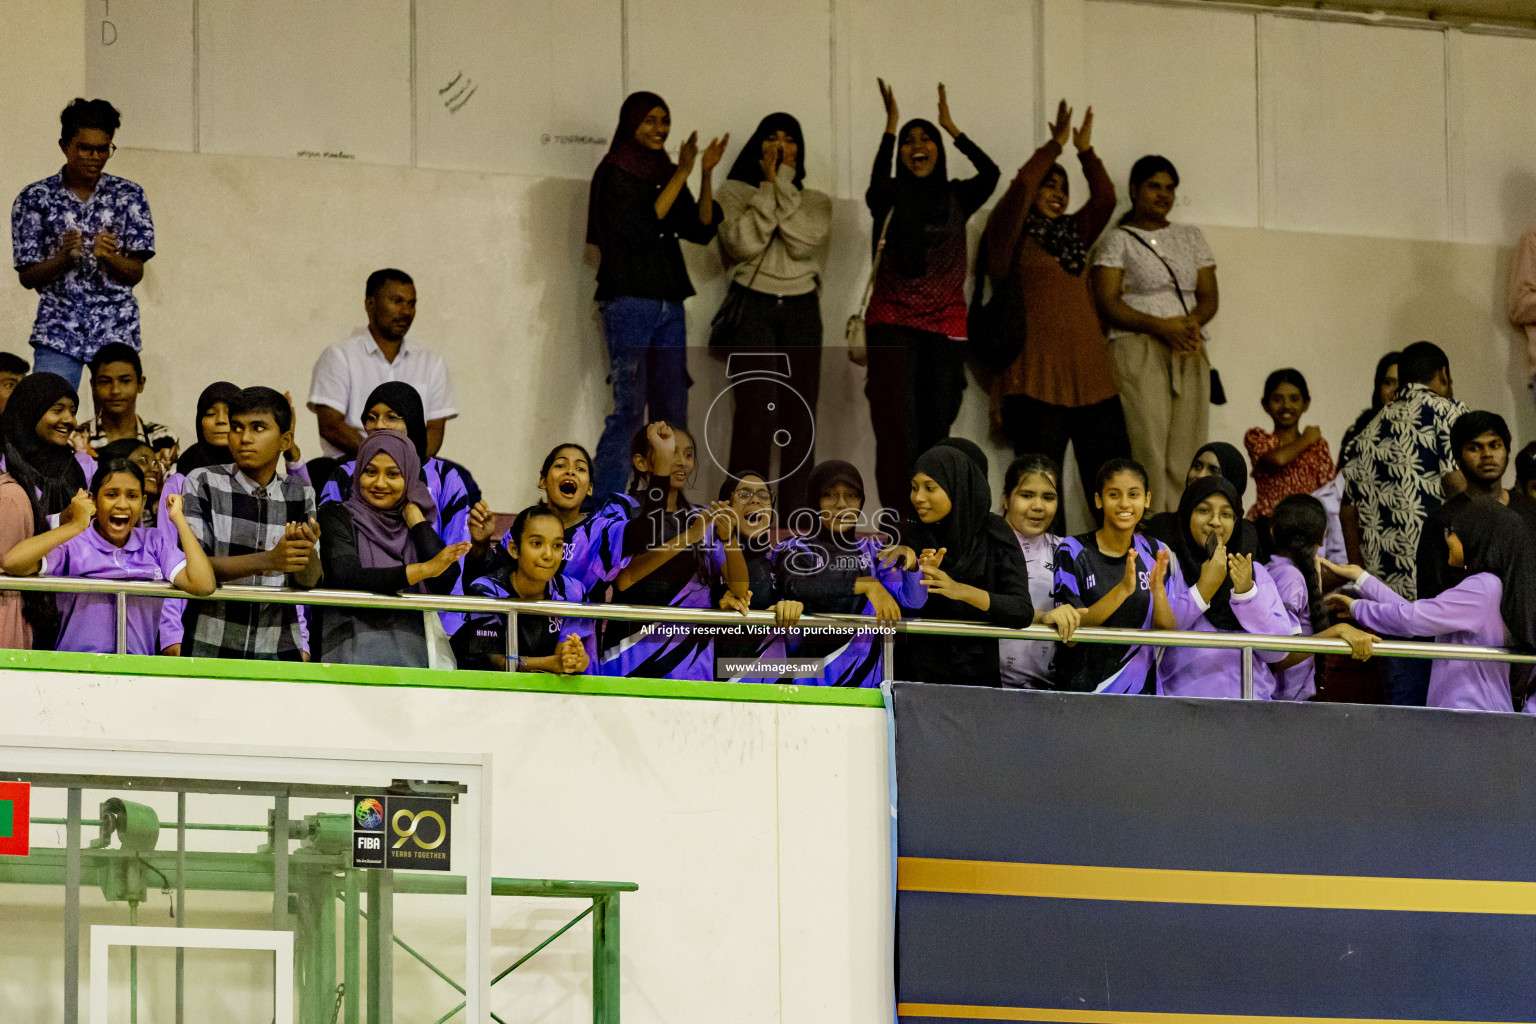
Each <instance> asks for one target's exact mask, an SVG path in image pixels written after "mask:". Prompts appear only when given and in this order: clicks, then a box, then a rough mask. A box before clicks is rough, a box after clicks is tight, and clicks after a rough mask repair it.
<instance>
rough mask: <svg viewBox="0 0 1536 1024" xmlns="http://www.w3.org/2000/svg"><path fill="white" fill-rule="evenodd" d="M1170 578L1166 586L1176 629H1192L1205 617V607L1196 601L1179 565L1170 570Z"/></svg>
mask: <svg viewBox="0 0 1536 1024" xmlns="http://www.w3.org/2000/svg"><path fill="white" fill-rule="evenodd" d="M1168 577H1169V578H1168V581H1167V582H1166V583H1165V584H1164V586H1165V587H1166V588H1167V590H1168V607H1169V608H1170V609H1172V611H1173V624H1174V627H1175V628H1176V629H1179V630H1187V629H1190V628H1192V627H1193V626H1194V624H1195V623H1197V622H1199V621H1200V619H1201V617H1202V616H1204V615H1205V607H1203V606H1202V605H1201V603H1200V602H1199V601H1196V600H1195V595H1194V594H1193V593H1191V590H1192V589H1193V588H1192V587H1191V586H1190V585H1189V584H1188V583H1185V582H1184V574H1183V573H1181V572H1179V568H1178V564H1177V563H1175V564H1174V565H1173V566H1171V567H1170V568H1169V570H1168Z"/></svg>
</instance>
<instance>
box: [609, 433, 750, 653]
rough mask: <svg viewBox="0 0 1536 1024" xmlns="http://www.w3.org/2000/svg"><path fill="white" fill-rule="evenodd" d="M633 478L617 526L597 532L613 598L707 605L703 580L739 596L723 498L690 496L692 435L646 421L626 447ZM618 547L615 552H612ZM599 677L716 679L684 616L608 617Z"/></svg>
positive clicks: (731, 518)
mask: <svg viewBox="0 0 1536 1024" xmlns="http://www.w3.org/2000/svg"><path fill="white" fill-rule="evenodd" d="M631 452H632V455H631V461H632V462H633V464H634V476H633V478H632V482H631V485H630V489H629V491H628V493H627V494H625V495H623V496H622V499H621V500H622V502H623V505H624V507H625V509H626V514H624V515H621V516H619V517H618V519H616V521H620V520H621V521H622V529H613V530H607V531H605V532H604V535H603V538H602V543H603V544H604V545H605V546H606V550H605V552H604V557H605V558H606V559H608V560H609V561H610V562H611V563H612V564H614V565H616V566H619V568H618V571H617V573H616V574H615V576H614V595H613V599H614V601H616V602H618V603H620V604H638V605H656V606H660V607H670V608H711V607H713V606H714V602H713V601H711V600H710V588H711V585H712V584H713V583H714V582H715V580H717V579H721V578H723V579H724V580H725V583H726V585H727V586H728V587H730V588H731V590H733V591H735V592H736V593H737V595H738V596H740V597H743V598H744V597H745V596H746V592H747V568H746V564H745V562H744V561H743V559H742V556H741V548H740V546H739V544H738V538H737V533H736V526H735V522H736V518H735V514H734V513H732V512H731V510H730V505H729V503H727V502H723V501H717V502H713V503H711V504H710V505H709V506H708V507H707V508H706V507H703V506H698V505H694V504H692V503H691V502H689V500H688V497H687V495H686V494H685V493H684V488H685V487H687V485H688V481H689V478H690V477H691V476H692V475H693V465H694V441H693V438H692V436H690V435H689V434H688V432H687V431H685V430H683V429H682V428H680V427H676V426H673V425H672V424H669V423H660V422H658V423H652V424H651V425H650V426H648V427H646V428H645V429H643V430H641V431H639V432H637V433H636V435H635V438H634V441H633V443H632V445H631ZM615 545H617V547H618V550H617V551H615V550H613V549H614V547H615ZM603 645H604V648H603V651H602V655H601V668H600V672H601V674H603V675H616V676H639V677H647V678H653V679H714V678H715V643H714V638H713V635H712V634H711V633H710V632H709V631H707V630H699V629H696V628H694V627H690V626H688V625H686V624H682V623H642V622H623V621H612V622H610V623H609V624H608V626H607V627H606V628H605V629H604V630H603Z"/></svg>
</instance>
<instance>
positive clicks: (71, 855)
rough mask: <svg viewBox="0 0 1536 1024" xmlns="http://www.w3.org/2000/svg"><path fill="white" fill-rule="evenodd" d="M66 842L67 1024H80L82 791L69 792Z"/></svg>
mask: <svg viewBox="0 0 1536 1024" xmlns="http://www.w3.org/2000/svg"><path fill="white" fill-rule="evenodd" d="M65 813H66V814H67V815H68V817H69V825H68V826H67V827H66V829H65V839H64V844H65V845H64V1024H80V789H79V787H77V786H75V787H71V788H70V790H69V810H68V811H66V812H65Z"/></svg>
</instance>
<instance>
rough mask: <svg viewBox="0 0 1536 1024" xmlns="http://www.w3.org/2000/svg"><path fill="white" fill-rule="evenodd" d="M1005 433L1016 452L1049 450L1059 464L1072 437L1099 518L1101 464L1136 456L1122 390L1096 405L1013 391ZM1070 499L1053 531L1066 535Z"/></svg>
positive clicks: (1005, 406) (1086, 494)
mask: <svg viewBox="0 0 1536 1024" xmlns="http://www.w3.org/2000/svg"><path fill="white" fill-rule="evenodd" d="M1003 432H1004V433H1005V434H1007V435H1008V438H1009V440H1011V441H1012V442H1013V453H1014V454H1015V455H1031V454H1033V455H1049V456H1050V457H1051V458H1053V459H1055V460H1056V464H1057V465H1061V461H1062V459H1063V458H1065V457H1066V454H1067V442H1068V441H1071V442H1072V451H1073V454H1074V455H1075V456H1076V459H1077V475H1078V477H1079V478H1081V480H1082V482H1083V497H1084V498H1086V499H1087V501H1088V511H1089V512H1092V513H1093V517H1094V519H1095V520H1099V519H1100V518H1101V517H1102V513H1101V512H1100V511H1099V510H1098V509H1097V508H1096V507H1095V506H1094V503H1093V492H1094V490H1095V488H1094V480H1095V478H1096V477H1097V476H1098V473H1099V467H1100V466H1102V465H1104V463H1106V462H1108V461H1109V460H1110V459H1128V458H1130V457H1131V438H1130V435H1129V434H1127V433H1126V429H1125V413H1124V412H1123V411H1122V410H1121V408H1120V398H1119V396H1118V395H1117V396H1116V397H1114V398H1111V399H1109V400H1108V401H1104V402H1098V403H1096V404H1094V405H1084V406H1078V407H1076V408H1074V407H1072V406H1066V405H1051V404H1050V403H1049V402H1041V401H1038V400H1036V399H1033V398H1030V397H1029V396H1028V395H1009V396H1008V397H1007V398H1005V399H1003ZM1066 506H1067V503H1066V501H1065V500H1063V501H1062V502H1061V504H1060V505H1058V506H1057V511H1056V522H1055V523H1053V524H1052V526H1051V532H1052V533H1054V534H1056V535H1057V536H1058V537H1060V536H1065V535H1066V528H1065V525H1064V524H1065V521H1066V517H1065V515H1064V514H1063V512H1064V510H1065V509H1066Z"/></svg>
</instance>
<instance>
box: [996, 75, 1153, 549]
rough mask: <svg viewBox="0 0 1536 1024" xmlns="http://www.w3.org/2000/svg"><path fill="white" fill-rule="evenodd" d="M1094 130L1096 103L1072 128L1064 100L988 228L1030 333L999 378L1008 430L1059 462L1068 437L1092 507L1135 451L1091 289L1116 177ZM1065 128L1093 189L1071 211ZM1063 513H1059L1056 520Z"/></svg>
mask: <svg viewBox="0 0 1536 1024" xmlns="http://www.w3.org/2000/svg"><path fill="white" fill-rule="evenodd" d="M1092 132H1093V108H1092V107H1090V108H1089V109H1088V111H1087V113H1086V114H1085V115H1084V116H1083V123H1082V127H1080V128H1077V129H1075V130H1074V129H1073V128H1072V111H1071V110H1070V109H1069V108H1068V107H1067V103H1066V101H1065V100H1063V101H1062V102H1061V104H1060V106H1058V107H1057V109H1056V122H1055V123H1054V124H1052V125H1051V139H1050V141H1048V142H1046V144H1045V145H1043V146H1041V147H1040V148H1039V149H1038V150H1036V151H1035V155H1034V156H1032V157H1030V158H1029V161H1028V162H1027V163H1025V164H1024V166H1023V167H1021V168H1020V169H1019V173H1018V175H1017V176H1016V177H1015V178H1014V179H1013V183H1012V184H1011V185H1009V186H1008V192H1007V193H1006V194H1005V195H1004V196H1003V198H1002V200H1001V201H999V202H998V204H997V207H996V209H994V210H993V211H992V218H991V220H990V221H989V222H988V223H987V230H986V234H985V235H984V237H983V238H982V244H983V245H985V246H986V247H987V250H986V256H987V267H988V270H989V272H990V273H991V275H992V279H993V281H994V282H995V283H996V284H997V285H998V287H1001V288H1008V289H1011V290H1012V293H1013V295H1012V298H1013V304H1014V308H1015V309H1016V310H1018V319H1016V320H1015V321H1014V322H1013V323H1012V324H1011V325H1010V326H1011V327H1012V328H1013V329H1015V330H1019V331H1022V332H1023V335H1024V338H1023V346H1022V349H1021V351H1020V352H1019V356H1018V358H1017V359H1015V360H1014V361H1013V365H1011V366H1009V367H1008V369H1006V370H1004V371H1003V373H1002V376H1001V379H1000V380H999V385H998V386H999V387H1000V388H1001V391H1002V396H1003V403H1002V418H1003V430H1004V432H1005V433H1007V435H1008V437H1009V439H1010V440H1012V441H1013V450H1014V452H1015V453H1016V454H1020V455H1023V454H1026V453H1032V454H1040V455H1048V456H1050V457H1051V458H1053V459H1055V460H1056V461H1057V463H1058V464H1060V463H1061V461H1062V459H1063V457H1064V456H1065V454H1066V449H1067V442H1068V441H1071V442H1072V448H1073V451H1074V453H1075V454H1076V456H1077V472H1078V477H1079V478H1080V479H1081V481H1082V485H1083V491H1084V495H1085V497H1088V507H1089V508H1092V507H1093V500H1092V497H1091V494H1092V491H1093V480H1094V479H1095V476H1096V474H1097V473H1098V471H1099V467H1100V466H1101V465H1103V464H1104V463H1105V462H1107V461H1109V460H1110V459H1117V458H1128V457H1129V456H1130V454H1131V442H1130V439H1129V437H1128V436H1127V435H1126V429H1125V414H1124V413H1123V412H1122V411H1121V409H1120V395H1119V392H1118V389H1117V388H1116V387H1115V377H1114V372H1113V370H1112V369H1111V368H1110V363H1109V350H1108V347H1107V345H1106V343H1105V341H1104V332H1103V331H1102V330H1101V329H1100V327H1099V317H1098V313H1097V312H1096V311H1095V309H1094V305H1093V297H1092V295H1091V294H1090V293H1089V290H1088V276H1087V271H1088V249H1089V247H1090V246H1091V245H1092V244H1093V241H1094V239H1095V238H1097V237H1098V236H1099V232H1101V231H1103V230H1104V228H1105V226H1106V225H1107V224H1108V223H1109V219H1110V217H1111V215H1113V213H1114V210H1115V186H1114V184H1113V183H1112V182H1111V181H1110V180H1109V175H1108V174H1106V173H1105V171H1104V165H1103V164H1102V163H1100V162H1099V158H1098V156H1096V155H1095V154H1094V152H1093V143H1092V141H1091V140H1092ZM1068 136H1070V137H1071V140H1072V142H1073V144H1074V145H1075V146H1076V147H1077V159H1078V160H1079V162H1081V163H1082V165H1083V174H1084V176H1085V177H1087V179H1088V190H1089V191H1088V202H1086V203H1084V204H1083V207H1082V209H1080V210H1078V211H1077V212H1076V213H1073V214H1068V213H1067V198H1068V193H1067V189H1068V182H1067V172H1066V169H1065V168H1063V167H1062V166H1061V165H1060V164H1059V163H1057V162H1056V160H1057V158H1058V157H1060V156H1061V152H1062V150H1063V148H1064V147H1065V146H1066V144H1067V139H1068ZM1063 504H1065V503H1063ZM1060 519H1061V516H1060V513H1058V515H1057V520H1058V524H1057V525H1058V527H1059V525H1060ZM1056 532H1057V533H1061V532H1063V531H1062V530H1061V529H1059V528H1058V529H1057V531H1056Z"/></svg>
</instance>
